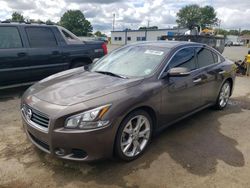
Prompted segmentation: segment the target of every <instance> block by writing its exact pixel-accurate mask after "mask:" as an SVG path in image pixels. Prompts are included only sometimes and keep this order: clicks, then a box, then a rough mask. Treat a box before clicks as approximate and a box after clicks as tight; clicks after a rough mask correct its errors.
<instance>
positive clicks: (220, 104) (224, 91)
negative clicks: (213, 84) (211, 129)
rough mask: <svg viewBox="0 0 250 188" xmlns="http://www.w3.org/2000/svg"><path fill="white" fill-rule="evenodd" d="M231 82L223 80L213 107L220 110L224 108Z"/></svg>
mask: <svg viewBox="0 0 250 188" xmlns="http://www.w3.org/2000/svg"><path fill="white" fill-rule="evenodd" d="M231 87H232V86H231V83H230V82H229V81H225V82H224V83H223V85H222V87H221V89H220V92H219V95H218V97H217V101H216V104H215V106H214V107H215V109H217V110H222V109H224V108H225V107H226V106H227V104H228V100H229V97H230V93H231Z"/></svg>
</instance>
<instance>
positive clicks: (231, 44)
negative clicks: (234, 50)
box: [225, 40, 233, 47]
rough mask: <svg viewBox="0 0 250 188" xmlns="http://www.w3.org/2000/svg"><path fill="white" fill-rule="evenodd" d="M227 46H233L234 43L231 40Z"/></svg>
mask: <svg viewBox="0 0 250 188" xmlns="http://www.w3.org/2000/svg"><path fill="white" fill-rule="evenodd" d="M225 46H228V47H230V46H233V42H232V41H230V40H229V41H227V42H226V43H225Z"/></svg>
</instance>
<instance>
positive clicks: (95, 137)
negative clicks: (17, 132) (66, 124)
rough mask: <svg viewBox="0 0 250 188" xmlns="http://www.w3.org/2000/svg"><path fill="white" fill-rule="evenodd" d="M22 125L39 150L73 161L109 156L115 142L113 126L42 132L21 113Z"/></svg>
mask: <svg viewBox="0 0 250 188" xmlns="http://www.w3.org/2000/svg"><path fill="white" fill-rule="evenodd" d="M22 119H23V126H24V129H25V132H26V134H27V137H28V138H29V140H30V141H31V142H32V143H33V144H34V145H35V146H36V147H38V148H39V149H40V150H42V151H44V152H46V153H49V154H51V155H54V156H56V157H59V158H62V159H69V160H75V161H93V160H98V159H101V158H109V157H111V156H112V155H113V144H114V142H115V133H116V129H115V128H114V127H115V126H112V125H110V126H108V127H106V128H102V129H99V130H91V131H84V130H69V129H64V128H61V129H55V130H53V126H52V125H50V126H52V127H50V128H49V131H48V132H47V133H46V132H42V131H40V130H38V129H36V128H35V127H33V126H32V125H30V124H29V122H28V121H27V120H26V118H25V117H24V115H22Z"/></svg>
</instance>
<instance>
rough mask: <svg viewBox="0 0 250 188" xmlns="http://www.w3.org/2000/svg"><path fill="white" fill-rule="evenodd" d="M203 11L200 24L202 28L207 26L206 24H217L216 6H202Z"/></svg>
mask: <svg viewBox="0 0 250 188" xmlns="http://www.w3.org/2000/svg"><path fill="white" fill-rule="evenodd" d="M200 11H201V21H200V24H201V26H202V28H204V27H206V25H214V24H215V25H217V24H218V18H217V17H216V12H215V10H214V7H211V6H205V7H201V8H200Z"/></svg>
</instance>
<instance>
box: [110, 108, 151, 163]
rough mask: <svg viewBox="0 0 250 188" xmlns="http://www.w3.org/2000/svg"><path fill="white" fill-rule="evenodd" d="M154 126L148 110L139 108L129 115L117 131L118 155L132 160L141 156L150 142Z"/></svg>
mask: <svg viewBox="0 0 250 188" xmlns="http://www.w3.org/2000/svg"><path fill="white" fill-rule="evenodd" d="M152 128H153V126H152V119H151V117H150V116H149V115H148V113H147V112H145V111H143V110H138V111H135V112H132V113H131V114H130V115H128V116H127V117H126V118H125V119H124V121H123V122H122V123H121V125H120V128H119V130H118V133H117V137H116V143H115V153H116V156H117V157H119V158H120V159H121V160H124V161H132V160H135V159H137V158H138V157H139V156H141V155H142V154H143V152H144V151H145V150H146V148H147V146H148V144H149V143H150V140H151V136H152V130H153V129H152Z"/></svg>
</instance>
